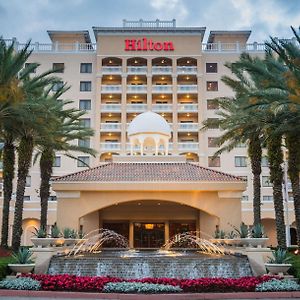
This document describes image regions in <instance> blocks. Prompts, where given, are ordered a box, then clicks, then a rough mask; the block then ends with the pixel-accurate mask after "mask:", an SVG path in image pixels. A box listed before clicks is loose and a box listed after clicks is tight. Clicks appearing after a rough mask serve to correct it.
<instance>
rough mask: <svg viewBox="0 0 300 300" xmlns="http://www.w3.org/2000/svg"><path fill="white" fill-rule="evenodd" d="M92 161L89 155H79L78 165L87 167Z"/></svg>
mask: <svg viewBox="0 0 300 300" xmlns="http://www.w3.org/2000/svg"><path fill="white" fill-rule="evenodd" d="M89 163H90V158H89V157H88V156H78V160H77V167H87V165H89Z"/></svg>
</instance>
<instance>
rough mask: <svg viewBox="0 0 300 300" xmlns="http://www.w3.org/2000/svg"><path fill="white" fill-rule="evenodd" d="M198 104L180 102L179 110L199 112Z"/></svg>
mask: <svg viewBox="0 0 300 300" xmlns="http://www.w3.org/2000/svg"><path fill="white" fill-rule="evenodd" d="M197 111H198V104H178V112H197Z"/></svg>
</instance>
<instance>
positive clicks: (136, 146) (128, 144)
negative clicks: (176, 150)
mask: <svg viewBox="0 0 300 300" xmlns="http://www.w3.org/2000/svg"><path fill="white" fill-rule="evenodd" d="M130 149H131V148H130V143H127V144H126V150H127V151H130ZM140 149H141V147H140V146H139V145H135V146H134V147H133V151H134V152H137V151H140ZM172 149H173V143H169V150H172ZM159 150H160V151H161V150H163V146H160V147H159Z"/></svg>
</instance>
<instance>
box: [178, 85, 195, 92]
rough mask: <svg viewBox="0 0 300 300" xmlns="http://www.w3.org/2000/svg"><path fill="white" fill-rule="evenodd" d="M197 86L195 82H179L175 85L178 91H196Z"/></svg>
mask: <svg viewBox="0 0 300 300" xmlns="http://www.w3.org/2000/svg"><path fill="white" fill-rule="evenodd" d="M197 91H198V86H197V84H181V85H178V86H177V92H178V93H187V92H189V93H197Z"/></svg>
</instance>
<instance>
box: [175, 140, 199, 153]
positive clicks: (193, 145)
mask: <svg viewBox="0 0 300 300" xmlns="http://www.w3.org/2000/svg"><path fill="white" fill-rule="evenodd" d="M178 150H179V151H198V150H199V143H198V142H187V143H178Z"/></svg>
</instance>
